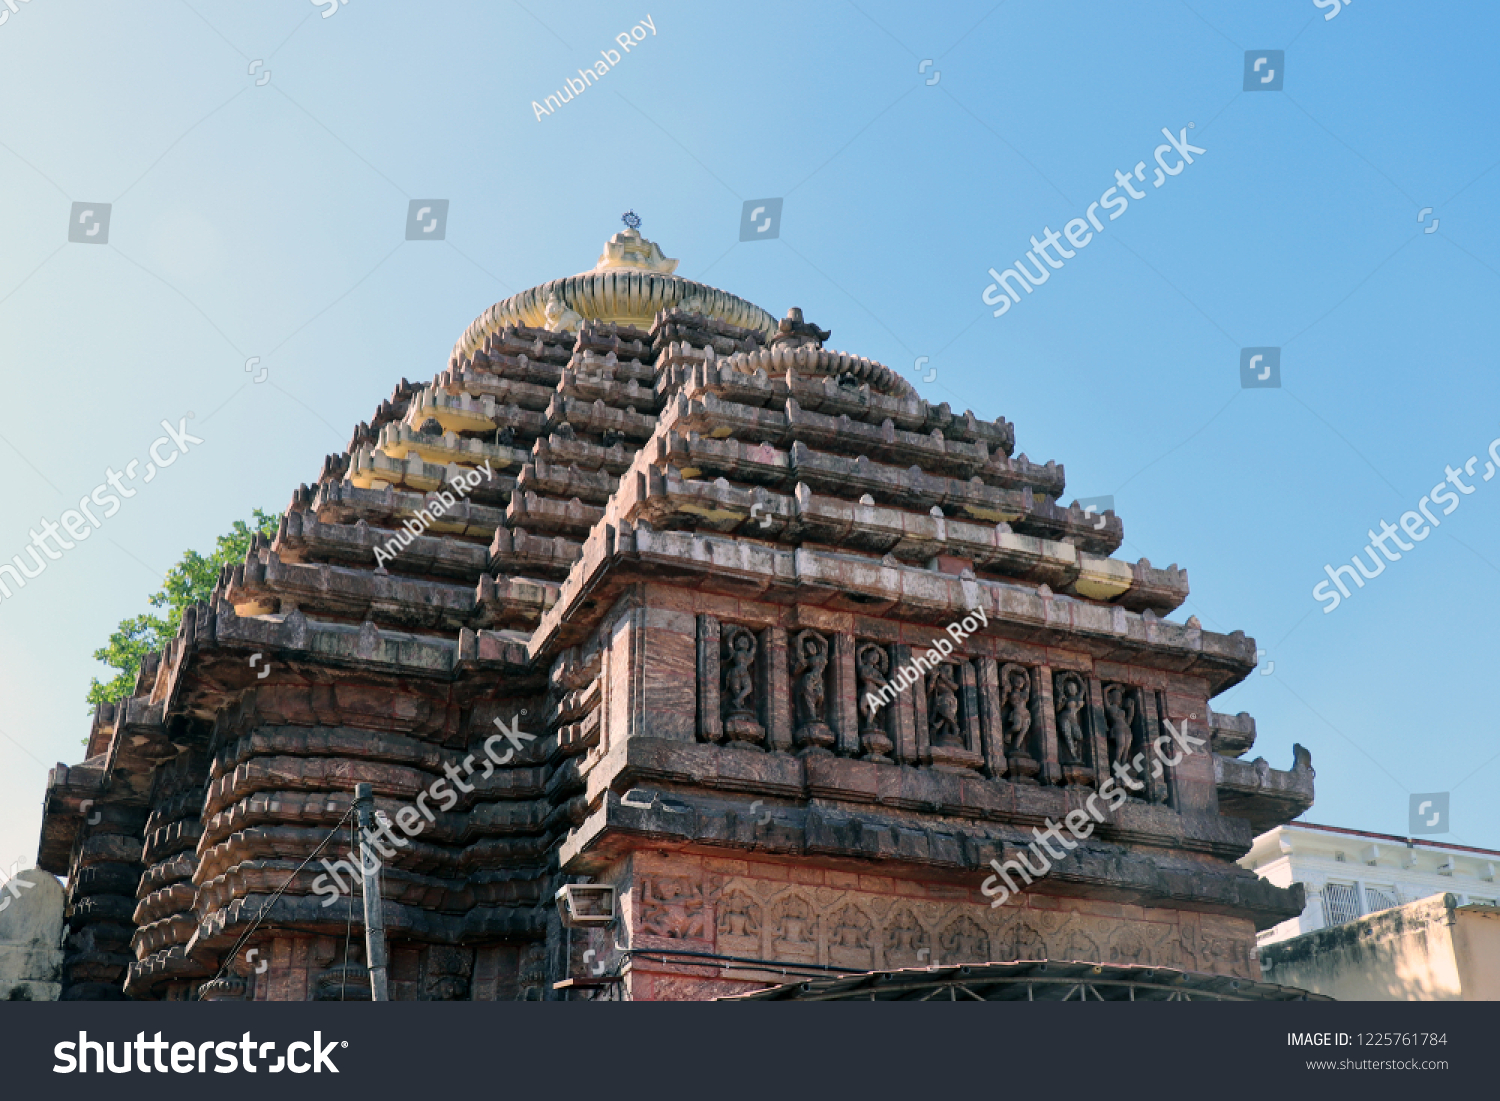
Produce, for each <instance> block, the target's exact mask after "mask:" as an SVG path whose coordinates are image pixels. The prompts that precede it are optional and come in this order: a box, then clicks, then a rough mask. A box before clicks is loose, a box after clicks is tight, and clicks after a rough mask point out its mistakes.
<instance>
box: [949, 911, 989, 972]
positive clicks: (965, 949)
mask: <svg viewBox="0 0 1500 1101" xmlns="http://www.w3.org/2000/svg"><path fill="white" fill-rule="evenodd" d="M938 943H939V944H940V945H941V946H942V949H943V959H944V960H947V961H948V962H949V963H984V962H986V961H987V960H989V958H990V938H989V935H988V934H986V933H985V931H984V930H983V929H981V928H980V927H979V926H978V925H977V924H975V922H974V920H973V919H972V918H968V917H961V918H959V919H958V920H957V921H955V922H954V923H953V924H952V925H949V926H948V928H947V929H946V930H944V932H943V935H942V937H941V938H940V939H939V941H938Z"/></svg>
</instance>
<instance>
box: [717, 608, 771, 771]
mask: <svg viewBox="0 0 1500 1101" xmlns="http://www.w3.org/2000/svg"><path fill="white" fill-rule="evenodd" d="M756 649H757V647H756V643H755V636H754V635H752V634H751V633H750V632H749V631H747V630H746V629H745V628H743V627H737V626H726V627H725V628H724V658H725V660H724V735H725V737H726V738H728V739H729V744H730V745H755V744H758V743H759V742H760V741H761V739H762V738H764V737H765V733H766V732H765V729H764V728H763V727H762V726H761V725H760V723H759V722H757V721H756V718H755V705H754V703H753V701H752V699H751V697H752V696H754V694H755V651H756Z"/></svg>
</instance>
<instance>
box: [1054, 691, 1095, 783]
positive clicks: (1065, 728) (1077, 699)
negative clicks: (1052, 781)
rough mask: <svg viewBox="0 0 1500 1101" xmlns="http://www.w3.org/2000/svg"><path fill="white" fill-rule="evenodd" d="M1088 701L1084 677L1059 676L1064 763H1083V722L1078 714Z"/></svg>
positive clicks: (1059, 736) (1059, 723)
mask: <svg viewBox="0 0 1500 1101" xmlns="http://www.w3.org/2000/svg"><path fill="white" fill-rule="evenodd" d="M1087 703H1088V699H1087V698H1086V697H1085V695H1084V692H1083V678H1081V677H1080V676H1079V675H1078V674H1077V673H1063V674H1062V675H1060V676H1059V677H1058V678H1057V741H1058V746H1059V748H1060V749H1061V751H1062V759H1063V763H1064V764H1071V765H1081V764H1083V723H1082V722H1080V721H1079V718H1078V716H1079V713H1080V712H1082V711H1083V708H1084V705H1085V704H1087Z"/></svg>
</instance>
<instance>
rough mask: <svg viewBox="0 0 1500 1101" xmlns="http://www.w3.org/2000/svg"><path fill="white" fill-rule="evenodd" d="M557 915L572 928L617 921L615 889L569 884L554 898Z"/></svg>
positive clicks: (595, 885) (584, 884) (593, 884)
mask: <svg viewBox="0 0 1500 1101" xmlns="http://www.w3.org/2000/svg"><path fill="white" fill-rule="evenodd" d="M554 899H555V901H556V902H557V914H558V916H559V917H560V918H562V923H563V924H564V925H566V926H569V927H570V928H578V927H579V926H585V925H608V924H609V923H610V922H612V921H614V920H615V913H616V911H615V889H614V888H613V887H610V886H607V885H605V884H603V883H568V884H565V885H564V886H562V887H560V888H558V891H557V894H556V895H555V896H554Z"/></svg>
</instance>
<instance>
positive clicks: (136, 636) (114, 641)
mask: <svg viewBox="0 0 1500 1101" xmlns="http://www.w3.org/2000/svg"><path fill="white" fill-rule="evenodd" d="M280 523H281V514H280V513H274V514H272V513H266V512H262V511H261V510H260V509H256V510H255V518H254V520H253V521H252V522H251V523H249V524H247V523H245V521H243V520H236V521H235V522H234V527H233V528H232V529H231V530H230V531H229V532H228V533H226V534H224V535H221V536H219V538H218V540H217V541H216V542H215V543H214V549H213V551H212V552H211V553H209V554H207V555H203V554H199V553H198V552H197V551H195V550H190V551H187V552H185V553H184V554H183V556H182V561H181V562H178V563H177V565H175V566H173V567H172V568H171V569H170V570H169V571H167V576H166V583H165V584H164V585H162V587H161V589H160V590H159V591H158V592H156V593H155V594H154V595H153V596H152V597H151V606H152V607H153V608H161V609H164V612H163V613H162V614H160V615H158V614H157V613H155V612H147V613H146V614H145V615H138V616H136V617H135V618H134V619H124V620H121V621H120V626H119V628H118V629H117V630H116V631H115V632H114V634H112V635H110V636H109V644H108V645H107V646H103V647H101V648H99V649H98V650H95V651H94V658H95V660H97V661H101V662H103V663H104V664H105V665H108V666H110V667H111V668H113V669H116V670H118V673H117V674H116V675H115V676H114V677H112V678H111V679H109V680H107V681H100V680H99V679H98V678H97V677H95V678H94V679H93V681H92V682H91V683H90V684H89V694H88V702H89V710H90V711H92V710H93V709H94V705H95V704H100V703H113V702H114V701H116V700H121V699H124V698H126V697H127V696H129V695H130V694H131V693H132V692H133V691H135V678H136V674H137V673H139V672H140V668H141V660H142V659H143V658H144V657H145V656H146V655H147V654H150V653H156V652H159V651H160V650H162V649H163V647H165V646H166V644H167V641H168V640H169V639H172V638H174V637H176V635H177V628H178V627H179V626H180V625H181V623H182V613H183V611H184V610H185V609H186V608H187V607H188V605H190V604H196V603H199V602H201V601H206V600H207V599H208V598H209V595H210V594H211V593H212V592H213V591H214V584H215V583H216V582H217V581H218V580H219V570H220V568H221V567H223V566H227V565H233V564H235V563H237V562H241V561H243V560H244V558H245V552H246V551H248V550H249V549H250V540H251V539H252V538H254V536H255V535H257V534H260V535H264V536H266V538H268V539H269V538H270V537H271V536H273V535H275V534H276V528H277V526H278V525H279V524H280Z"/></svg>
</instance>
